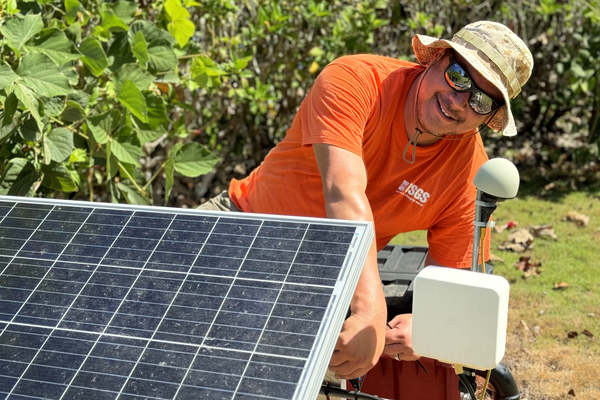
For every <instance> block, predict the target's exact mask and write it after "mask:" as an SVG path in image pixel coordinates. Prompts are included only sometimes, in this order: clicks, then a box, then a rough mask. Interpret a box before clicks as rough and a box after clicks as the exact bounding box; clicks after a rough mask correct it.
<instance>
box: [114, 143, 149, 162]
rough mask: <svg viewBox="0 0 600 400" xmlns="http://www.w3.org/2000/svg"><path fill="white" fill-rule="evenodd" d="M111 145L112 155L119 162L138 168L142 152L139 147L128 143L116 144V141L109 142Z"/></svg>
mask: <svg viewBox="0 0 600 400" xmlns="http://www.w3.org/2000/svg"><path fill="white" fill-rule="evenodd" d="M111 144H112V153H113V155H114V156H115V157H116V158H117V159H118V160H119V161H122V162H124V163H128V164H133V165H135V166H136V167H139V166H140V159H139V158H140V153H141V151H142V149H141V147H136V146H135V145H132V144H130V143H127V142H124V143H121V142H118V141H116V140H111Z"/></svg>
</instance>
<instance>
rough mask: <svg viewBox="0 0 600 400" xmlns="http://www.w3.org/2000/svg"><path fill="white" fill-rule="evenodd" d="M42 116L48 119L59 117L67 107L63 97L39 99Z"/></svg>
mask: <svg viewBox="0 0 600 400" xmlns="http://www.w3.org/2000/svg"><path fill="white" fill-rule="evenodd" d="M40 101H41V103H42V107H44V114H45V115H47V116H49V117H56V116H58V115H60V114H61V113H62V112H63V111H64V109H65V107H66V106H67V104H66V102H65V98H64V97H40Z"/></svg>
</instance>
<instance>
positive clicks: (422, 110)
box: [415, 92, 467, 138]
mask: <svg viewBox="0 0 600 400" xmlns="http://www.w3.org/2000/svg"><path fill="white" fill-rule="evenodd" d="M438 96H439V93H438V92H436V93H435V94H434V95H433V97H432V99H433V101H434V103H435V104H434V105H433V107H438V108H439V106H440V105H439V103H438ZM425 108H426V107H425V104H424V102H422V103H420V102H419V100H418V97H417V107H416V111H417V112H416V115H415V120H416V122H417V127H418V129H420V130H421V131H422V132H423V133H427V134H430V135H432V136H435V137H441V138H443V137H447V136H460V135H464V134H465V133H467V132H456V131H453V130H450V131H447V132H443V131H441V130H436V129H433V127H431V126H427V125H426V124H424V123H423V120H422V119H421V115H425V113H426V112H427V111H426V110H425ZM427 108H428V109H430V107H427ZM430 112H437V110H430ZM440 112H441V111H440ZM458 122H462V121H458Z"/></svg>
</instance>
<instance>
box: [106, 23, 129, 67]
mask: <svg viewBox="0 0 600 400" xmlns="http://www.w3.org/2000/svg"><path fill="white" fill-rule="evenodd" d="M108 58H109V60H112V64H111V65H110V70H111V71H113V72H115V71H117V70H118V69H119V68H121V66H122V65H124V64H135V61H136V59H135V56H134V55H133V51H132V50H131V43H129V35H128V34H127V33H126V32H122V33H117V34H115V37H114V40H113V42H112V44H111V45H110V48H109V49H108Z"/></svg>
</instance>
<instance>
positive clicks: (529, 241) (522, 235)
mask: <svg viewBox="0 0 600 400" xmlns="http://www.w3.org/2000/svg"><path fill="white" fill-rule="evenodd" d="M533 239H534V238H533V235H532V234H531V233H530V232H529V230H528V229H523V228H520V229H517V230H515V231H514V232H513V233H511V234H510V235H508V238H507V241H506V242H504V243H502V244H499V245H498V248H499V249H500V250H512V251H514V252H515V253H522V252H524V251H525V250H529V249H532V248H533V245H534V243H533Z"/></svg>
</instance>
